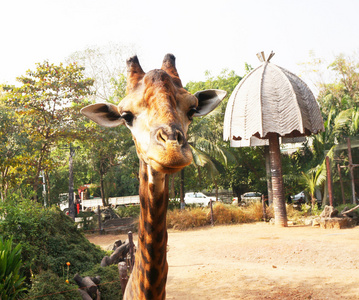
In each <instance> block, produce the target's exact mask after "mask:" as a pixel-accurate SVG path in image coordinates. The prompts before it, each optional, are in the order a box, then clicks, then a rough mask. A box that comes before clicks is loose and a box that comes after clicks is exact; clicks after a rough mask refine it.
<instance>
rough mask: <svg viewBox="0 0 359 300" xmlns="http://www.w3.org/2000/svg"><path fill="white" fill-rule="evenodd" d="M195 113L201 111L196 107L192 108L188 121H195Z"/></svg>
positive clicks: (188, 114)
mask: <svg viewBox="0 0 359 300" xmlns="http://www.w3.org/2000/svg"><path fill="white" fill-rule="evenodd" d="M195 113H199V111H198V110H197V109H196V108H195V107H192V108H191V109H190V110H189V111H188V113H187V117H188V119H189V120H190V121H192V120H193V115H194V114H195Z"/></svg>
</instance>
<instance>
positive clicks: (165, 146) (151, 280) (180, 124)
mask: <svg viewBox="0 0 359 300" xmlns="http://www.w3.org/2000/svg"><path fill="white" fill-rule="evenodd" d="M127 70H128V74H127V93H128V95H127V96H126V97H125V98H124V99H123V100H122V101H121V102H120V104H119V105H118V106H116V105H113V104H111V103H96V104H92V105H89V106H87V107H85V108H83V109H82V110H81V112H82V114H84V115H85V116H87V117H88V118H90V119H91V120H93V121H95V122H96V123H98V124H100V125H102V126H106V127H114V126H118V125H122V124H124V125H126V126H127V127H128V128H129V129H130V130H131V133H132V137H133V140H134V142H135V145H136V150H137V154H138V157H139V159H140V172H139V174H140V188H139V194H140V202H141V213H140V217H139V229H138V236H139V239H138V251H137V252H136V256H135V265H134V268H133V271H132V274H131V276H130V279H129V281H128V284H127V287H126V291H125V294H124V299H165V298H166V280H167V271H168V264H167V259H166V247H167V227H166V212H167V205H168V176H169V174H172V173H175V172H178V171H180V170H181V169H183V168H184V167H185V166H187V165H189V164H190V163H191V161H192V153H191V150H190V147H189V144H188V142H187V130H188V126H189V124H190V123H191V120H192V118H193V117H198V116H204V115H206V114H208V113H209V112H211V111H212V110H213V109H214V108H216V107H217V105H218V104H219V103H220V102H221V101H222V100H223V98H224V97H225V95H226V92H224V91H221V90H205V91H200V92H197V93H196V94H195V95H192V94H191V93H189V92H188V91H186V90H185V89H184V88H183V87H182V83H181V80H180V78H179V75H178V73H177V70H176V67H175V57H174V56H173V55H172V54H167V55H166V56H165V58H164V60H163V64H162V67H161V69H160V70H158V69H156V70H152V71H150V72H148V73H145V72H144V71H143V70H142V68H141V66H140V64H139V61H138V58H137V56H134V57H131V58H130V59H128V60H127Z"/></svg>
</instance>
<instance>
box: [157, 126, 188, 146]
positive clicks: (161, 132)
mask: <svg viewBox="0 0 359 300" xmlns="http://www.w3.org/2000/svg"><path fill="white" fill-rule="evenodd" d="M155 136H156V140H157V142H158V143H160V144H163V145H165V144H166V143H167V142H171V144H173V143H176V144H178V145H183V144H184V140H185V138H184V135H183V133H182V131H181V130H178V129H175V128H174V129H171V130H166V129H165V128H160V129H158V131H157V133H156V135H155Z"/></svg>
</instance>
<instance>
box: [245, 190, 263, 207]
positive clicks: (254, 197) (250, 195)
mask: <svg viewBox="0 0 359 300" xmlns="http://www.w3.org/2000/svg"><path fill="white" fill-rule="evenodd" d="M241 201H242V202H243V203H245V204H249V203H252V202H260V201H262V194H261V193H259V192H247V193H244V194H243V195H241Z"/></svg>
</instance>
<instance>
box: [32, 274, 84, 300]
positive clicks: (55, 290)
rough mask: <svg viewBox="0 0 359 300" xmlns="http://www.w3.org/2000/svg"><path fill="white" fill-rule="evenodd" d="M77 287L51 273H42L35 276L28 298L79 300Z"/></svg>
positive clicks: (71, 282)
mask: <svg viewBox="0 0 359 300" xmlns="http://www.w3.org/2000/svg"><path fill="white" fill-rule="evenodd" d="M77 289H78V286H77V284H76V283H74V281H72V280H70V282H69V283H66V281H65V278H63V277H59V276H58V275H57V274H55V273H54V272H52V271H50V270H49V271H42V272H41V273H40V274H38V275H35V277H34V280H33V283H32V288H31V290H30V292H29V294H28V298H37V297H41V299H42V300H73V299H74V300H77V299H78V300H81V299H82V297H81V296H80V293H79V292H78V291H77Z"/></svg>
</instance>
